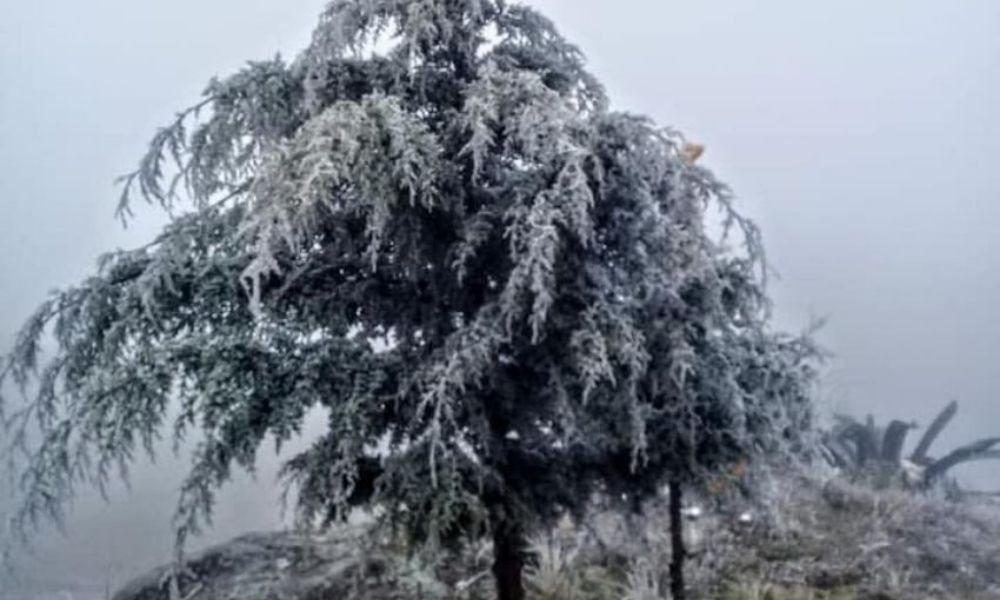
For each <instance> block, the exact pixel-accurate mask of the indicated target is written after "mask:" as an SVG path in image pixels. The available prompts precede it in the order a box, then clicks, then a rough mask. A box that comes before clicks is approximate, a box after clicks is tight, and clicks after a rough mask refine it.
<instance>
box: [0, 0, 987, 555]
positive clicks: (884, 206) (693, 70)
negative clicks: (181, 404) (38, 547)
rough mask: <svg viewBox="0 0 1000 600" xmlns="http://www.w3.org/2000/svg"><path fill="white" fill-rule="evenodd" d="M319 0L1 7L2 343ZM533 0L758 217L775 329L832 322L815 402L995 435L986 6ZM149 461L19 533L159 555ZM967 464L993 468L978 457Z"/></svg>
mask: <svg viewBox="0 0 1000 600" xmlns="http://www.w3.org/2000/svg"><path fill="white" fill-rule="evenodd" d="M323 4H324V2H323V0H294V1H288V0H285V1H282V2H278V1H276V0H239V1H237V0H213V1H212V2H199V1H196V0H172V1H171V2H158V3H153V2H133V1H128V0H94V1H92V2H86V3H84V2H70V1H68V0H54V1H52V2H45V3H32V2H24V1H21V2H15V1H8V2H3V3H0V203H2V204H0V206H2V208H3V211H2V213H0V214H2V215H3V221H2V225H0V307H2V308H3V312H2V313H0V341H2V342H3V344H2V345H3V346H6V345H7V344H8V343H9V340H10V336H11V335H12V333H13V331H14V329H15V327H16V326H17V324H19V322H20V321H21V320H22V319H23V318H24V317H25V316H27V314H28V312H29V311H30V310H31V309H32V307H33V306H34V305H35V304H37V302H38V301H40V300H41V299H42V298H43V297H44V294H45V293H46V292H47V290H49V289H51V288H52V287H55V286H60V285H66V284H68V283H71V282H73V281H74V280H76V279H78V278H80V277H81V276H84V275H85V274H86V273H87V272H88V271H89V270H90V269H91V268H92V266H93V262H94V259H95V258H96V256H97V255H98V254H99V253H100V252H102V251H103V250H106V249H109V248H112V247H115V246H130V245H136V244H138V243H141V242H143V241H145V240H147V239H148V238H149V237H150V236H151V235H153V233H154V232H155V231H156V228H157V224H158V223H159V222H160V221H159V217H158V216H156V215H155V213H153V212H152V211H149V212H147V213H146V216H144V217H141V218H140V219H139V220H138V222H137V223H136V224H135V225H134V226H133V227H132V228H130V229H129V230H127V231H122V230H121V229H120V226H119V225H118V224H117V222H116V221H115V220H114V219H113V218H112V212H113V207H114V202H115V200H116V190H115V188H114V187H113V186H112V180H113V178H114V176H116V175H118V174H120V173H122V172H123V171H125V170H128V169H129V168H131V167H132V165H133V161H134V160H135V158H136V157H137V156H138V154H139V153H140V152H141V151H142V150H143V149H144V146H145V143H146V141H147V140H148V138H149V137H150V135H151V134H152V133H153V131H154V129H155V127H156V126H157V125H159V124H161V123H163V122H165V121H166V120H167V119H169V118H170V117H171V115H172V114H173V112H174V111H175V110H176V109H179V108H182V107H183V106H185V105H187V104H189V103H191V102H192V101H194V100H195V99H196V98H197V96H198V94H199V92H200V91H201V89H202V87H203V85H204V83H205V82H206V81H207V80H208V78H209V77H211V76H213V75H217V74H220V75H222V74H226V73H228V72H230V71H232V70H233V69H235V68H237V67H239V66H240V65H241V64H242V62H243V61H244V60H247V59H256V58H266V57H269V56H271V55H273V54H274V53H275V52H276V51H279V50H281V51H282V52H283V53H284V54H286V55H291V54H294V52H295V51H296V50H297V49H299V48H301V47H302V46H303V45H304V44H305V42H306V40H307V39H308V34H309V31H310V30H311V27H312V25H313V23H314V20H315V16H316V14H317V13H318V11H319V10H320V8H321V7H322V6H323ZM533 4H535V5H537V6H539V7H541V8H542V9H543V10H544V11H545V12H546V13H547V14H548V15H549V16H550V17H552V18H553V19H554V20H555V21H556V22H557V23H558V24H559V25H560V27H561V29H562V30H563V32H564V33H565V34H567V35H568V36H569V37H570V38H571V39H573V40H575V41H576V42H577V43H578V44H579V45H580V46H581V47H582V48H583V49H584V51H585V52H586V53H587V55H588V56H589V58H590V62H591V65H592V68H593V70H594V71H595V72H596V73H597V75H598V76H599V77H601V78H602V79H603V81H604V82H605V84H606V85H607V87H608V90H609V92H610V95H611V97H612V98H613V100H614V101H615V103H616V105H617V106H618V107H623V108H627V109H630V110H635V111H638V112H644V113H648V114H650V115H652V116H654V117H655V118H656V119H657V120H658V121H659V122H660V123H661V124H663V125H670V126H674V127H678V128H680V129H681V130H683V131H685V132H686V133H687V134H688V135H689V136H691V137H692V138H696V139H698V140H701V141H704V142H706V143H707V144H708V151H707V154H706V156H705V158H704V159H703V160H704V161H705V163H706V164H707V165H709V166H711V167H712V168H714V169H715V170H716V171H717V172H718V173H719V175H720V176H721V177H722V179H724V180H726V181H728V182H729V183H730V184H732V186H733V187H734V189H735V191H736V192H737V194H738V195H739V197H740V198H741V200H742V201H743V202H744V203H745V205H746V206H747V207H748V208H749V209H750V210H751V212H752V213H753V214H754V215H755V216H756V217H757V218H758V219H759V221H760V222H761V224H762V226H763V228H764V234H765V241H766V243H767V246H768V249H769V252H770V259H771V262H772V264H773V265H774V267H775V268H776V269H777V270H778V271H779V272H780V274H781V277H782V279H781V281H780V282H778V283H776V284H775V287H774V291H775V294H776V299H777V302H778V305H777V308H778V313H779V319H780V321H781V323H782V324H783V325H785V326H788V327H800V326H802V325H804V324H805V322H806V321H807V320H808V319H809V316H810V315H820V316H829V317H830V318H831V321H830V323H829V325H828V327H827V328H826V330H825V331H824V333H823V340H824V341H825V343H826V344H827V346H828V347H829V348H830V349H831V350H833V351H834V352H835V353H836V354H837V357H836V359H835V360H834V362H833V363H832V365H831V373H830V374H829V376H828V378H827V382H826V387H825V390H824V398H825V400H826V401H827V402H828V404H830V405H832V406H835V407H837V408H841V409H846V410H852V411H855V412H863V411H873V412H875V413H876V414H879V415H883V416H887V415H902V416H906V417H914V418H917V419H918V420H920V421H924V422H926V421H927V419H928V418H929V417H930V415H931V413H932V412H933V411H934V410H935V409H937V408H938V407H940V406H942V405H943V404H944V403H945V402H947V401H948V400H949V399H951V398H957V399H959V400H960V401H961V403H962V412H960V413H959V418H958V419H957V421H956V423H955V427H954V431H952V432H951V434H952V435H951V436H950V437H948V438H947V439H945V440H943V441H944V442H946V443H947V442H958V441H961V440H962V439H965V438H967V437H970V436H975V435H986V434H990V433H996V432H998V431H1000V402H998V400H1000V368H997V366H996V358H995V357H996V355H997V354H998V351H1000V319H998V316H997V307H1000V236H998V233H1000V229H998V228H1000V168H998V167H997V166H996V165H995V164H994V163H995V162H996V161H997V160H998V159H1000V110H998V109H997V107H998V106H1000V36H998V35H997V32H998V31H1000V3H998V2H995V1H994V0H952V1H949V2H941V1H939V0H934V1H923V0H883V1H881V2H870V1H863V0H846V1H840V2H825V3H819V2H801V0H766V1H760V2H747V1H745V0H727V1H722V0H715V1H712V0H708V1H692V0H689V1H688V2H676V1H669V0H655V1H654V0H617V1H616V2H607V1H605V0H536V1H535V2H533ZM171 465H172V463H171V462H170V461H165V462H164V463H163V464H161V465H160V466H159V467H158V468H157V469H155V470H153V469H143V470H142V472H141V473H139V475H138V478H137V481H136V484H135V492H134V494H133V496H131V497H130V498H129V497H127V496H125V495H124V494H117V495H116V497H115V501H114V503H113V504H112V506H111V507H104V506H102V505H100V503H97V502H94V501H91V500H86V501H84V502H82V503H81V505H80V506H79V509H78V511H77V513H78V516H77V518H76V519H74V521H73V523H72V524H71V525H72V528H71V535H72V536H73V537H72V538H71V539H70V540H69V541H68V542H51V543H49V544H47V545H46V547H45V548H44V551H45V552H49V553H50V556H57V557H58V560H60V561H63V563H64V564H67V565H73V564H76V565H83V567H81V568H87V569H93V568H95V565H97V564H98V562H100V561H103V562H104V563H105V564H106V565H113V564H122V565H133V564H138V565H142V564H147V563H149V562H156V561H159V560H162V559H163V558H164V557H165V556H166V548H167V546H168V544H169V541H167V540H166V537H165V533H164V532H165V531H166V530H167V525H168V523H167V520H168V516H169V511H170V508H171V506H172V502H173V500H174V490H173V487H172V486H173V485H174V484H175V482H176V480H177V475H176V473H175V471H176V468H172V467H171ZM268 473H269V472H268V471H265V473H264V474H263V475H262V479H261V483H260V484H258V485H257V486H256V487H254V486H250V485H249V484H240V485H238V486H237V487H236V488H235V490H236V491H234V492H231V493H228V494H226V495H225V496H224V497H223V499H222V501H221V503H220V506H219V510H220V518H221V522H220V530H219V532H218V533H217V536H225V535H228V534H231V533H233V532H236V531H239V530H241V529H246V528H250V529H260V528H266V527H268V526H271V525H273V523H274V522H275V521H274V520H273V519H272V518H271V517H270V513H269V510H270V506H268V505H267V502H260V501H259V499H260V498H264V499H267V498H273V494H271V493H270V492H268V491H266V488H267V487H268V484H269V483H270V480H269V479H268ZM967 475H968V476H972V475H975V476H976V477H975V478H976V480H977V481H979V482H983V485H990V484H992V487H996V488H1000V476H998V471H997V470H996V469H995V467H994V470H992V471H991V470H989V469H985V468H977V469H975V470H969V471H968V473H967ZM262 490H264V491H262ZM248 500H253V502H248ZM156 511H160V513H159V514H150V513H153V512H156ZM143 530H146V532H145V533H136V532H141V531H143ZM108 532H116V533H117V534H112V535H110V536H109V535H106V534H107V533H108ZM81 540H88V542H87V543H88V544H90V547H92V548H94V549H95V551H93V552H88V555H89V556H88V557H84V558H81V557H79V556H77V554H79V553H78V552H77V553H74V552H71V551H70V549H71V548H74V547H75V548H77V549H78V548H79V546H80V544H81ZM95 555H96V556H99V557H100V561H98V559H97V558H95ZM53 560H55V559H53ZM74 561H76V562H74ZM129 561H131V562H129Z"/></svg>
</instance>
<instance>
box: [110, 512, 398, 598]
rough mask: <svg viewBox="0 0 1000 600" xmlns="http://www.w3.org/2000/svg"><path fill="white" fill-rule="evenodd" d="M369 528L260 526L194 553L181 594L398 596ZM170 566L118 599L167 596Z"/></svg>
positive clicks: (181, 581)
mask: <svg viewBox="0 0 1000 600" xmlns="http://www.w3.org/2000/svg"><path fill="white" fill-rule="evenodd" d="M369 546H370V544H368V543H367V538H366V536H365V530H363V529H357V528H354V529H342V530H339V531H337V532H336V533H334V534H328V535H311V534H304V533H293V532H281V533H256V534H250V535H246V536H243V537H240V538H237V539H235V540H233V541H231V542H229V543H227V544H223V545H220V546H216V547H214V548H210V549H208V550H205V551H203V552H200V553H198V554H196V555H194V556H192V557H190V558H189V559H188V560H187V561H186V563H185V566H184V569H183V572H182V574H181V575H180V577H179V579H178V581H179V588H180V589H179V591H180V597H181V599H182V600H326V599H328V598H329V599H333V598H337V599H340V598H349V597H352V596H354V597H358V598H362V597H363V598H370V599H372V600H375V599H388V598H399V597H401V596H400V595H399V594H398V593H397V592H396V591H395V588H396V587H398V586H397V585H396V582H394V581H391V578H386V577H384V575H385V574H386V572H387V570H388V569H387V567H386V563H385V562H384V561H381V560H380V559H379V558H378V553H369V552H366V551H365V548H366V547H369ZM170 573H171V568H170V567H169V566H165V567H161V568H159V569H155V570H154V571H152V572H150V573H148V574H146V575H144V576H142V577H139V578H138V579H135V580H134V581H132V582H131V583H129V584H127V585H126V586H125V587H124V588H122V589H121V590H120V591H119V592H118V593H117V594H115V595H114V598H113V600H170V594H169V582H170Z"/></svg>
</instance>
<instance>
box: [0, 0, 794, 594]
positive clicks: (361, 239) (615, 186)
mask: <svg viewBox="0 0 1000 600" xmlns="http://www.w3.org/2000/svg"><path fill="white" fill-rule="evenodd" d="M681 143H682V140H681V138H680V136H679V135H677V134H675V133H672V132H669V131H665V130H662V129H660V128H658V127H656V126H655V125H654V124H653V123H652V122H650V121H649V120H648V119H646V118H643V117H640V116H634V115H629V114H624V113H620V112H613V111H611V110H610V109H609V108H608V103H607V100H606V98H605V94H604V92H603V90H602V88H601V86H600V85H599V83H598V82H597V81H596V80H595V79H594V78H593V77H592V76H591V75H590V74H589V73H588V72H587V71H586V70H585V68H584V61H583V58H582V56H581V54H580V52H579V51H578V50H577V49H576V48H575V47H574V46H572V45H570V44H569V43H567V42H566V41H564V39H563V38H562V37H560V35H559V34H558V33H557V31H556V29H555V28H554V27H553V25H552V23H550V22H549V21H548V20H546V19H545V18H544V17H542V16H540V15H539V14H538V13H536V12H534V11H533V10H531V9H529V8H526V7H524V6H520V5H517V4H512V3H508V2H505V1H504V0H335V1H334V2H332V3H331V4H330V5H329V6H328V7H327V9H326V10H325V11H324V13H323V15H322V17H321V19H320V23H319V25H318V27H317V29H316V31H315V34H314V36H313V40H312V42H311V44H310V46H309V47H308V48H307V49H306V50H305V51H304V52H303V53H302V54H301V55H300V56H299V57H298V58H297V59H295V60H294V61H292V62H290V63H286V62H284V61H283V60H281V59H280V58H276V59H274V60H270V61H264V62H256V63H250V64H249V65H248V66H247V67H246V68H244V69H243V70H241V71H239V72H237V73H235V74H233V75H231V76H229V77H227V78H224V79H216V80H213V81H212V82H211V83H210V84H209V86H208V87H207V89H206V91H205V96H204V99H203V100H202V101H201V102H200V103H199V104H198V105H196V106H194V107H192V108H191V109H188V110H186V111H184V112H182V113H180V114H179V115H178V117H177V119H176V120H175V121H174V122H172V123H171V124H170V125H168V126H167V127H165V128H163V129H161V130H160V131H159V132H157V134H156V135H155V137H154V138H153V141H152V145H151V148H150V150H149V152H148V154H146V155H145V156H144V157H143V159H142V160H141V162H140V165H139V168H138V170H137V171H135V172H134V173H133V174H131V175H129V176H127V177H126V178H125V181H124V194H123V196H122V199H121V203H120V207H119V210H120V213H121V215H122V217H123V218H128V216H129V215H130V214H131V210H132V208H133V199H134V197H141V198H143V199H145V200H147V201H149V202H152V203H155V204H158V205H159V206H161V207H163V208H165V209H169V210H170V212H171V214H173V215H174V218H173V219H172V220H171V222H170V224H169V225H167V226H166V227H165V228H164V230H163V231H162V233H161V234H160V235H159V237H157V238H156V239H155V240H154V241H153V242H152V243H150V244H149V245H147V246H145V247H143V248H139V249H136V250H130V251H117V252H112V253H110V254H108V255H106V256H105V257H103V258H102V259H101V261H100V264H99V267H98V269H97V272H96V273H95V274H94V275H93V276H92V277H90V278H88V279H86V280H85V281H83V282H82V283H81V284H80V285H78V286H76V287H73V288H70V289H66V290H64V291H61V292H59V293H57V294H55V295H53V296H52V297H51V298H49V299H48V300H46V301H45V302H44V303H43V304H42V305H41V307H40V308H39V309H38V310H37V312H36V313H35V314H34V316H32V317H31V318H30V320H29V321H28V322H27V324H26V325H25V326H24V328H23V330H22V331H21V333H20V335H19V337H18V339H17V340H16V344H15V348H14V350H13V352H12V353H11V355H10V357H9V360H8V361H7V363H6V365H5V369H4V371H3V380H6V381H11V380H12V381H15V382H17V383H19V384H21V385H22V387H23V389H25V390H30V392H29V393H28V394H26V399H25V402H24V403H23V404H22V403H15V402H12V401H10V400H8V401H7V403H6V405H5V406H6V407H7V408H8V411H7V416H6V419H5V422H6V426H7V427H6V431H7V432H8V434H9V439H10V440H11V441H12V442H13V447H14V448H17V451H16V454H17V455H19V456H20V458H21V460H20V467H19V469H20V475H21V479H20V489H21V496H20V509H19V511H18V512H17V513H16V515H15V518H14V525H15V528H16V529H18V530H21V531H30V529H31V528H32V526H34V525H35V524H36V523H38V522H39V520H40V519H42V520H44V519H45V518H55V519H59V518H60V517H61V516H62V514H63V510H64V506H65V502H66V501H67V499H68V498H70V497H71V496H72V494H73V492H74V488H76V487H77V486H78V485H80V484H94V485H97V486H102V487H103V486H104V485H105V484H106V483H108V482H109V481H110V479H111V478H112V477H115V476H117V475H118V473H119V470H121V472H122V473H127V471H128V467H129V464H130V463H131V462H132V460H133V458H134V457H135V455H136V452H137V451H141V450H142V448H143V447H145V448H146V449H147V450H150V451H152V448H153V446H154V444H155V442H156V440H157V438H158V436H159V435H160V434H161V432H162V431H164V430H172V432H173V435H174V436H175V438H176V439H177V440H183V439H184V438H185V437H186V436H188V435H189V434H190V433H191V432H192V431H197V432H198V439H200V440H201V441H200V442H199V445H198V448H197V451H196V453H195V454H194V457H193V465H192V468H191V471H190V473H189V475H188V477H187V479H186V481H185V483H184V485H183V488H182V490H181V491H180V499H179V504H178V510H177V513H176V517H175V518H176V525H177V541H178V543H179V545H182V544H183V542H184V540H185V539H186V538H187V537H188V536H189V535H191V534H192V533H193V532H196V531H197V530H198V528H199V527H200V526H201V525H203V524H204V523H206V522H207V521H208V520H209V518H210V516H211V511H212V505H213V493H214V491H215V490H216V489H217V488H218V487H219V486H221V485H222V484H224V483H225V482H226V481H227V480H228V479H229V477H230V474H231V472H232V470H233V469H234V468H240V467H242V468H248V469H249V468H252V466H253V463H254V460H255V457H256V455H257V451H258V447H259V446H260V445H261V443H262V442H263V441H264V440H265V438H266V437H267V436H272V437H273V438H274V439H275V440H277V441H278V443H279V444H280V443H281V442H284V441H287V440H289V439H291V438H293V437H295V436H296V435H297V434H298V433H299V431H300V427H301V425H302V421H303V419H304V417H305V416H306V414H307V413H309V412H310V411H311V410H312V409H314V408H316V407H322V408H323V409H325V414H326V418H327V421H328V429H327V431H326V434H325V435H324V436H322V438H321V439H319V440H317V441H316V442H315V445H313V446H312V447H311V449H309V450H308V451H306V452H304V453H302V454H301V455H299V456H296V457H294V458H292V459H291V460H290V461H289V462H288V463H287V465H286V466H285V468H284V474H285V476H286V477H287V479H288V481H289V482H290V483H291V484H293V485H294V486H295V488H296V489H297V490H298V493H297V498H298V514H299V515H300V517H301V520H302V522H303V523H307V524H315V523H317V522H320V523H324V524H329V523H332V522H334V521H336V520H337V519H338V518H340V517H342V516H344V515H345V514H346V513H347V511H349V510H350V508H351V507H353V506H357V505H362V504H364V505H378V506H380V507H382V508H383V512H384V515H385V518H386V519H387V520H388V521H390V522H392V523H394V524H395V525H396V526H398V527H400V528H401V529H402V530H403V531H406V532H408V534H409V535H410V536H411V538H412V539H413V540H414V541H416V542H420V543H421V544H423V545H424V547H429V548H435V547H440V546H441V545H442V544H447V543H450V542H453V541H455V540H459V539H461V538H463V537H468V536H473V537H474V536H479V535H490V536H492V540H493V542H494V549H495V568H494V572H495V575H496V579H497V585H498V590H499V597H500V598H501V600H517V599H520V598H522V597H523V587H522V583H521V572H522V567H523V564H524V558H525V556H524V551H525V549H524V536H525V535H526V534H527V533H528V532H530V531H531V530H533V529H535V528H538V527H542V526H545V525H546V524H549V523H551V522H552V520H553V519H554V518H556V516H557V515H559V514H560V513H561V512H562V511H567V510H568V511H571V512H574V513H579V512H581V511H582V510H583V509H584V506H585V504H586V503H587V501H588V499H589V498H591V497H592V496H593V495H594V494H598V493H599V494H608V495H610V496H611V497H614V498H622V497H628V498H629V499H630V500H629V501H630V502H633V501H639V500H641V499H642V498H644V497H647V496H649V495H651V494H654V493H655V491H656V490H657V489H658V488H660V487H661V486H662V485H663V484H664V483H665V482H666V481H668V480H672V481H674V482H690V481H694V480H696V479H698V478H700V477H702V476H703V475H705V474H708V473H711V472H712V470H713V469H715V468H717V467H718V466H719V465H724V464H728V463H730V462H731V461H733V460H735V459H738V458H742V457H745V456H748V455H752V454H754V453H755V452H759V451H762V450H766V451H769V452H770V451H775V450H778V449H781V448H784V447H788V446H789V445H792V444H794V443H796V441H797V440H798V436H799V433H800V432H801V431H803V430H804V428H805V427H806V426H807V425H808V422H809V416H810V410H809V402H808V399H807V397H806V391H807V390H806V388H807V385H808V382H809V379H810V377H811V373H812V369H811V367H810V364H811V363H810V357H811V350H810V347H809V345H808V342H807V341H806V340H802V339H798V338H791V337H786V336H781V335H777V334H774V333H771V332H770V330H769V329H768V327H767V309H766V304H767V300H766V297H765V296H764V292H763V287H762V277H763V271H764V265H763V260H762V256H761V248H760V241H759V236H758V232H757V229H756V228H755V227H754V225H753V224H752V223H751V222H750V221H749V220H747V219H746V218H744V217H743V216H741V215H740V214H739V213H738V212H737V211H736V210H735V209H734V208H733V206H732V204H731V197H730V193H729V191H728V190H727V188H726V187H725V186H724V185H723V184H721V183H719V182H718V181H717V180H716V179H715V178H714V177H713V176H712V174H711V173H710V172H709V171H708V170H706V169H704V168H702V167H700V166H698V165H696V164H694V163H693V162H692V161H691V160H688V159H685V155H684V153H683V152H682V151H681ZM714 211H718V214H719V215H721V219H720V221H721V222H722V223H724V225H725V230H726V231H727V232H728V234H729V235H728V239H730V240H731V241H732V247H728V246H727V245H726V244H725V238H723V239H717V237H718V236H715V237H713V236H712V235H710V234H709V227H708V226H707V224H706V218H707V215H708V214H709V213H712V212H714ZM49 333H51V336H52V338H53V339H54V342H55V344H54V345H55V348H56V350H55V352H54V353H53V354H52V355H51V356H47V357H46V358H45V359H44V360H43V359H42V357H41V356H40V345H41V344H42V343H43V340H44V339H46V336H47V335H48V334H49ZM0 383H2V381H0ZM173 414H176V415H177V417H176V419H172V417H171V416H170V415H173ZM32 431H35V432H36V433H38V434H40V435H38V436H32V435H31V432H32ZM32 439H34V440H35V441H36V442H37V443H32Z"/></svg>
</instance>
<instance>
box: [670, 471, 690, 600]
mask: <svg viewBox="0 0 1000 600" xmlns="http://www.w3.org/2000/svg"><path fill="white" fill-rule="evenodd" d="M669 490H670V597H671V598H673V599H674V600H684V559H685V558H687V551H686V550H685V549H684V520H683V515H682V514H681V508H682V504H681V502H682V499H681V484H680V482H679V481H677V480H676V479H675V480H671V481H670V485H669Z"/></svg>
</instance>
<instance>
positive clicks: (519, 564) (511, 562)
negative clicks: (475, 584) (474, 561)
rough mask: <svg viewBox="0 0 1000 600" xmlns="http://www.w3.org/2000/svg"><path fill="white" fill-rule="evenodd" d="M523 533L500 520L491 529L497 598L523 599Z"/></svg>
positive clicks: (502, 599) (508, 599)
mask: <svg viewBox="0 0 1000 600" xmlns="http://www.w3.org/2000/svg"><path fill="white" fill-rule="evenodd" d="M524 547H525V541H524V534H523V533H522V532H521V530H520V529H519V528H517V527H516V526H511V525H509V524H507V523H504V522H500V523H497V524H496V525H495V526H494V530H493V577H494V579H495V580H496V585H497V600H524V581H523V580H522V576H523V573H524Z"/></svg>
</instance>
